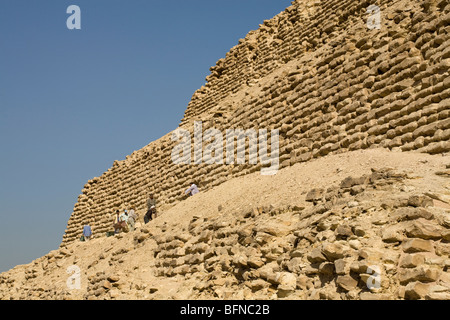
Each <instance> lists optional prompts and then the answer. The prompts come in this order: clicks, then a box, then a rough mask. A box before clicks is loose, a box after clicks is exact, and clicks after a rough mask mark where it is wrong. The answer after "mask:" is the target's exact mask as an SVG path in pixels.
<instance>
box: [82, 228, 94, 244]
mask: <svg viewBox="0 0 450 320" xmlns="http://www.w3.org/2000/svg"><path fill="white" fill-rule="evenodd" d="M83 236H84V240H85V241H89V240H90V239H91V236H92V229H91V226H90V225H88V224H86V225H85V226H84V227H83Z"/></svg>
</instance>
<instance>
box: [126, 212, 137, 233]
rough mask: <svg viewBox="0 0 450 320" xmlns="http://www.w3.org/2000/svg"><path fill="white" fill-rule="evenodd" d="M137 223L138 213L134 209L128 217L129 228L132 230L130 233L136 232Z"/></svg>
mask: <svg viewBox="0 0 450 320" xmlns="http://www.w3.org/2000/svg"><path fill="white" fill-rule="evenodd" d="M136 221H137V215H136V212H135V211H134V208H133V207H132V208H131V210H130V213H129V215H128V228H129V229H130V231H134V230H135V225H136Z"/></svg>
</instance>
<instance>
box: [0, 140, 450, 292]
mask: <svg viewBox="0 0 450 320" xmlns="http://www.w3.org/2000/svg"><path fill="white" fill-rule="evenodd" d="M449 164H450V157H449V155H428V154H420V153H410V152H408V153H402V152H391V151H388V150H385V149H368V150H361V151H354V152H349V153H343V154H338V155H330V156H326V157H323V158H319V159H315V160H313V161H309V162H306V163H300V164H296V165H294V166H292V167H289V168H285V169H283V170H280V171H279V172H278V173H277V174H276V175H274V176H262V175H260V174H259V172H256V173H254V174H251V175H247V176H243V177H239V178H235V179H232V180H230V181H227V182H225V183H223V184H221V185H219V186H217V187H215V188H214V189H212V190H209V191H207V192H200V193H199V194H198V195H196V196H194V197H191V198H189V199H186V200H185V201H183V202H182V203H179V204H178V205H176V206H175V207H173V208H170V209H167V210H166V211H164V212H162V214H161V215H160V217H158V218H157V219H156V220H155V221H152V222H150V223H149V224H147V225H146V226H145V229H146V230H145V231H146V232H144V233H143V232H141V231H140V230H141V227H140V224H138V230H137V231H135V232H134V233H128V234H122V235H119V236H115V237H109V238H104V237H103V238H94V239H93V240H91V241H90V242H87V243H84V242H78V243H75V244H73V245H70V246H68V247H67V248H62V249H60V250H55V251H52V252H51V253H49V255H47V256H45V257H42V258H40V259H37V260H36V261H34V262H32V263H30V264H28V265H22V266H17V267H16V268H14V269H12V270H10V271H8V272H5V273H3V274H1V275H0V298H1V299H9V298H12V299H65V298H70V299H84V298H86V297H88V295H86V293H87V289H88V287H89V286H91V287H90V289H89V290H91V291H90V292H91V293H90V296H91V297H94V296H95V294H93V291H94V290H93V285H94V284H95V283H99V284H100V285H99V286H100V287H101V284H102V283H104V284H105V286H106V287H108V286H110V284H108V283H111V281H109V282H108V281H107V279H106V278H108V277H117V278H116V279H113V280H114V281H112V282H113V283H114V282H115V281H117V282H116V283H120V286H119V288H120V290H119V289H117V288H111V289H112V290H111V291H110V295H109V296H108V297H111V298H119V299H148V298H152V299H172V298H173V299H180V298H189V297H191V294H192V288H193V287H194V286H195V285H196V284H197V283H198V281H199V279H197V278H196V276H195V275H194V276H187V277H180V276H176V277H158V276H157V275H156V274H155V268H154V266H155V261H156V259H155V258H154V252H155V250H156V248H157V242H156V241H155V240H154V239H156V238H157V237H158V236H160V235H162V234H163V235H167V234H174V235H175V234H180V233H183V232H187V229H188V227H189V223H190V222H191V221H192V220H193V217H202V218H204V219H205V221H207V220H208V219H211V218H214V217H218V216H221V215H222V216H228V215H235V214H241V213H242V212H243V211H246V210H247V211H248V210H251V208H255V207H264V206H273V207H276V208H278V207H284V206H287V205H291V206H299V207H308V206H311V204H310V203H307V202H306V201H305V196H306V193H307V192H308V191H309V190H311V189H313V188H325V189H327V188H328V187H330V186H332V185H336V184H339V182H340V181H342V180H343V179H344V178H346V177H348V176H354V177H358V176H362V175H364V174H370V173H371V169H372V168H375V169H380V168H384V167H390V168H393V169H395V170H396V171H398V172H404V173H407V174H408V176H409V177H410V178H413V179H410V180H408V181H409V184H408V186H407V188H408V190H420V192H421V193H425V192H432V193H433V192H440V194H442V190H446V191H445V192H446V195H444V197H448V198H450V196H449V195H450V182H449V180H448V177H446V176H442V175H436V174H435V173H436V172H438V171H445V170H448V169H446V165H449ZM402 191H405V190H399V191H398V192H402ZM180 192H183V190H180ZM448 198H446V199H444V200H448ZM449 203H450V201H449ZM441 204H442V205H444V206H445V203H443V202H442V203H441ZM219 206H220V207H221V209H220V210H219ZM449 208H450V207H449ZM148 232H149V233H148ZM94 234H95V230H94ZM145 234H150V235H151V236H150V237H149V238H148V239H147V240H146V241H144V242H143V243H141V244H137V239H136V237H138V236H142V235H145ZM71 265H77V266H78V267H79V268H80V272H81V273H80V277H81V289H80V290H68V289H67V279H68V277H69V274H68V273H67V272H66V270H67V268H68V267H69V266H71ZM199 277H200V275H199ZM110 280H111V279H110ZM94 289H95V288H94Z"/></svg>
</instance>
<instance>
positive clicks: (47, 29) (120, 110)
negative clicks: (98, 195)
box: [0, 0, 290, 272]
mask: <svg viewBox="0 0 450 320" xmlns="http://www.w3.org/2000/svg"><path fill="white" fill-rule="evenodd" d="M72 4H74V5H78V6H79V7H80V8H81V30H69V29H67V27H66V20H67V18H68V17H69V16H70V14H67V13H66V9H67V7H68V6H69V5H72ZM289 5H290V1H288V0H226V1H224V0H220V1H219V0H207V1H206V0H183V1H181V0H172V1H165V0H164V1H163V0H159V1H153V0H108V1H105V0H95V1H92V0H89V1H87V0H71V1H65V0H39V1H31V0H26V1H24V0H1V1H0V150H1V151H0V152H1V153H0V154H1V157H0V205H1V206H0V214H1V223H0V272H3V271H7V270H9V269H11V268H13V267H14V266H16V265H18V264H27V263H30V262H31V261H32V260H34V259H36V258H39V257H41V256H43V255H45V254H46V253H48V252H49V251H51V250H54V249H57V248H58V246H59V244H60V243H61V240H62V236H63V234H64V230H65V228H66V224H67V221H68V219H69V217H70V214H71V213H72V210H73V206H74V204H75V203H76V202H77V197H78V195H79V194H80V193H81V189H82V188H83V186H84V184H85V183H86V182H87V181H88V180H89V179H91V178H93V177H96V176H100V175H101V174H102V173H103V172H105V171H106V170H107V169H108V168H110V167H111V166H112V164H113V162H114V160H123V159H125V157H126V155H129V154H131V153H132V152H133V151H135V150H139V149H141V148H142V147H144V146H145V145H147V144H148V143H150V142H151V141H154V140H156V139H158V138H160V137H161V136H163V135H165V134H166V133H168V132H170V131H171V130H174V129H175V128H176V127H177V126H178V124H179V122H180V120H181V119H182V117H183V115H184V111H185V109H186V107H187V104H188V102H189V100H190V99H191V97H192V94H193V93H194V92H195V90H197V89H199V88H200V87H201V86H202V85H203V84H204V83H205V77H206V76H207V75H208V74H209V68H210V67H211V66H213V65H215V63H216V61H217V60H219V59H220V58H223V57H225V54H226V52H228V51H229V49H230V48H231V47H233V46H235V45H236V44H237V43H238V40H239V39H240V38H243V37H245V35H246V34H247V33H248V32H249V31H250V30H255V29H257V28H258V25H259V24H260V23H262V22H263V21H264V20H266V19H270V18H272V17H273V16H275V15H276V14H278V13H279V12H281V11H283V10H284V9H285V8H286V7H288V6H289Z"/></svg>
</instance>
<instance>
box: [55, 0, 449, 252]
mask: <svg viewBox="0 0 450 320" xmlns="http://www.w3.org/2000/svg"><path fill="white" fill-rule="evenodd" d="M371 4H376V5H378V6H379V7H380V8H381V19H382V20H381V21H382V23H381V29H379V30H378V29H373V30H371V29H369V28H368V27H367V19H368V17H369V15H368V13H367V11H366V10H367V8H368V7H369V5H371ZM449 22H450V5H449V4H448V2H447V1H439V0H436V1H434V0H426V1H417V2H412V3H411V2H410V1H396V0H381V1H375V3H370V2H368V1H361V2H354V1H350V0H345V1H341V0H328V1H295V2H293V3H292V6H290V7H289V8H287V9H286V10H285V11H284V12H282V13H280V14H279V15H277V16H276V17H274V18H273V19H271V20H267V21H264V23H263V24H261V25H260V28H259V29H258V30H255V31H251V32H249V34H248V35H247V36H246V37H245V38H244V39H241V40H240V41H239V43H238V44H237V45H236V46H235V47H233V48H232V49H231V50H230V52H228V53H227V54H226V56H225V57H224V58H223V59H220V60H219V61H218V62H217V64H216V66H213V67H211V74H210V75H209V76H208V77H207V83H206V84H205V86H203V87H202V88H200V89H199V90H198V91H196V92H195V93H194V95H193V97H192V100H191V101H190V103H189V104H188V107H187V109H186V112H185V115H184V118H183V119H182V121H181V123H180V128H183V129H186V130H189V131H190V132H191V137H192V138H193V130H194V121H202V123H203V130H206V129H208V128H215V129H219V130H220V131H221V132H223V134H225V131H226V130H227V129H234V128H241V129H244V130H245V129H256V130H258V129H268V130H270V129H278V130H279V132H280V150H279V160H280V166H281V168H283V167H286V166H290V165H293V164H295V163H298V162H303V161H308V160H310V159H313V158H317V157H322V156H325V155H327V154H332V153H340V152H346V151H351V150H357V149H365V148H374V147H383V148H389V149H399V150H402V151H410V150H416V151H418V152H425V153H431V154H436V153H444V152H448V151H450V77H449V66H450V51H449V44H450V36H449V35H450V32H449V31H450V29H449V28H450V27H449ZM171 137H172V133H169V134H168V135H166V136H164V137H162V138H161V139H159V140H157V141H154V142H152V143H150V144H149V145H148V146H146V147H144V148H143V149H141V150H139V151H136V152H134V153H133V154H132V155H130V156H128V157H127V159H126V160H124V161H115V162H114V164H113V166H112V168H110V169H109V170H108V171H107V172H105V173H104V174H103V175H102V176H101V177H97V178H94V179H92V180H90V181H89V182H88V183H87V184H86V185H85V186H84V189H83V190H82V194H81V195H80V196H79V198H78V202H77V204H76V205H75V207H74V210H73V213H72V215H71V217H70V219H69V222H68V226H67V229H66V231H65V235H64V237H63V241H62V245H65V244H68V243H71V242H73V241H76V240H77V239H78V238H79V237H80V236H81V231H82V226H83V224H84V223H86V222H87V221H90V223H91V226H92V227H93V230H94V233H95V234H96V235H100V236H103V235H104V234H106V232H107V231H110V230H111V227H112V219H113V216H112V213H113V212H114V211H115V210H123V209H129V208H130V207H131V206H135V208H136V209H137V210H138V212H139V213H140V214H141V217H142V215H143V214H144V213H145V201H146V198H147V196H148V193H150V192H153V193H154V194H155V195H156V196H157V198H158V200H159V201H160V204H161V208H164V207H167V206H172V205H174V204H176V203H177V202H179V201H180V200H181V199H182V198H183V195H182V191H183V190H184V189H185V188H187V186H188V185H189V183H190V182H191V181H196V182H197V183H198V184H199V186H200V188H201V190H202V191H205V190H207V189H209V188H212V187H214V186H216V185H219V184H220V183H222V182H224V181H226V180H228V179H231V178H233V177H237V176H241V175H245V174H248V173H252V172H255V171H258V170H260V169H261V164H260V163H259V164H258V165H250V164H248V162H246V164H243V165H237V164H230V165H226V164H223V165H221V164H215V165H207V164H205V163H202V164H195V165H194V164H192V165H175V164H174V163H173V161H172V158H171V152H172V150H173V148H174V146H175V145H176V144H177V143H178V142H175V141H172V139H171ZM192 143H194V141H192ZM269 145H270V141H269ZM246 147H248V142H247V145H246ZM224 157H225V155H224ZM247 159H248V158H247ZM224 163H225V158H224Z"/></svg>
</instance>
